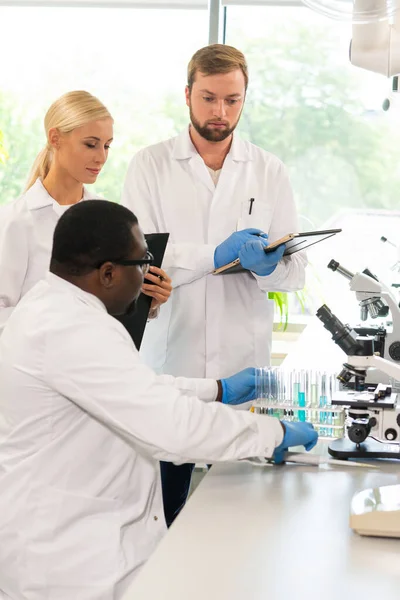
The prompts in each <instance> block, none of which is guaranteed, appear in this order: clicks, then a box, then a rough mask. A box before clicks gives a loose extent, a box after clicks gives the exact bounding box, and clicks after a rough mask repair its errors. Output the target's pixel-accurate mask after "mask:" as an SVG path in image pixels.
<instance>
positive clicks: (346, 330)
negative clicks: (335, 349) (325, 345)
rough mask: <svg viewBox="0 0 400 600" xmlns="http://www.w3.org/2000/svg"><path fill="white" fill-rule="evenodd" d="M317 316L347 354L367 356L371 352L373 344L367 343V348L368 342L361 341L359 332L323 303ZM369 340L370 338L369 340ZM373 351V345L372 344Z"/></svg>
mask: <svg viewBox="0 0 400 600" xmlns="http://www.w3.org/2000/svg"><path fill="white" fill-rule="evenodd" d="M316 314H317V317H318V319H319V320H320V321H322V323H323V324H324V327H325V329H327V330H328V331H329V332H330V333H331V334H332V339H333V341H334V342H335V344H337V345H338V346H339V348H341V349H342V350H343V352H345V353H346V354H347V356H366V355H367V353H368V354H370V353H371V352H370V350H371V345H370V344H367V346H368V349H367V348H366V342H365V341H364V338H363V342H361V341H359V340H358V339H357V338H358V335H357V332H356V331H354V329H351V328H350V327H349V326H348V325H344V324H343V323H342V322H341V321H340V320H339V319H338V318H337V317H336V316H335V315H334V314H333V313H332V311H331V310H330V309H329V308H328V306H326V304H323V305H322V306H321V307H320V308H319V309H318V310H317V313H316ZM368 341H369V340H368ZM371 341H372V338H371ZM372 353H373V346H372Z"/></svg>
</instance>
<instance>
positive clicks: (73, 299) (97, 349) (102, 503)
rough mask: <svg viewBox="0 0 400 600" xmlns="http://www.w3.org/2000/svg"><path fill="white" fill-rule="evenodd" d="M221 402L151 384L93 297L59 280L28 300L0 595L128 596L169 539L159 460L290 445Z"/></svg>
mask: <svg viewBox="0 0 400 600" xmlns="http://www.w3.org/2000/svg"><path fill="white" fill-rule="evenodd" d="M195 393H197V397H196V396H195V395H194V394H195ZM215 396H216V382H215V381H210V380H206V381H198V380H187V379H184V378H180V379H178V380H174V378H172V377H168V376H161V377H160V376H157V375H155V373H154V372H153V371H152V370H150V369H149V368H148V367H147V366H145V365H144V364H143V363H142V361H141V359H140V358H139V354H138V352H137V350H136V348H135V347H134V345H133V343H132V340H131V338H130V337H129V334H128V333H127V332H126V330H125V329H124V327H123V326H122V325H121V324H120V323H119V322H118V321H116V320H115V319H114V318H112V317H110V316H109V315H108V314H107V312H106V310H105V307H104V305H103V304H102V302H101V301H100V300H99V299H97V298H96V297H95V296H92V295H91V294H88V293H86V292H83V291H82V290H80V289H79V288H77V287H76V286H73V285H71V284H69V283H67V282H66V281H64V280H62V279H60V278H58V277H56V276H54V275H51V274H49V275H48V276H47V279H46V280H44V281H40V282H39V283H38V284H37V285H36V286H35V287H34V288H33V289H32V290H30V292H28V293H27V294H26V295H25V296H24V298H23V299H22V300H21V301H20V302H19V304H18V306H17V307H16V308H15V310H14V311H13V314H12V315H11V316H10V319H9V321H8V323H7V326H6V327H5V329H4V332H3V335H2V336H1V338H0V412H1V415H2V421H1V425H0V598H1V599H2V600H3V599H4V598H6V599H9V598H11V599H12V600H20V599H22V598H23V599H24V600H43V599H44V598H46V600H118V599H119V598H121V597H122V595H123V593H124V591H125V590H126V588H127V587H128V586H129V584H130V582H131V581H132V578H133V577H134V575H135V574H136V573H137V571H138V569H139V567H140V566H141V565H143V563H144V562H145V561H146V560H147V558H148V557H149V555H150V554H151V553H152V551H153V550H154V548H155V546H156V545H157V543H158V542H159V540H160V539H161V537H162V536H163V534H164V533H165V530H166V527H165V521H164V516H163V506H162V496H161V484H160V476H159V464H158V461H159V460H168V461H176V462H188V461H189V462H195V461H199V462H213V461H228V460H234V459H240V458H245V457H249V456H261V455H264V456H271V455H272V453H273V450H274V448H275V446H276V445H277V444H279V443H280V442H281V440H282V428H281V425H280V423H279V421H278V420H277V419H273V418H270V417H266V416H258V415H254V414H252V413H250V412H240V411H235V410H232V409H231V408H230V407H227V406H225V405H222V404H220V403H215V402H212V400H214V399H215ZM199 398H200V399H202V400H203V402H201V401H200V400H199ZM204 401H211V402H210V403H209V404H206V403H205V402H204ZM166 585H168V582H166Z"/></svg>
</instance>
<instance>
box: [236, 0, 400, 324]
mask: <svg viewBox="0 0 400 600" xmlns="http://www.w3.org/2000/svg"><path fill="white" fill-rule="evenodd" d="M350 40H351V25H350V24H349V23H343V22H338V21H334V20H330V19H327V18H324V17H322V16H320V15H317V14H315V13H313V12H312V11H311V10H309V9H307V8H306V7H293V6H289V7H288V6H286V7H284V6H282V7H278V6H263V7H260V6H259V7H254V6H253V7H249V6H247V7H244V6H229V7H228V9H227V30H226V43H227V44H232V45H234V46H236V47H238V48H240V49H241V50H242V51H243V52H244V53H245V55H246V57H247V59H248V63H249V69H250V87H249V93H248V99H247V105H246V107H245V111H244V114H243V116H242V120H241V124H240V129H241V133H242V135H243V136H245V137H247V138H248V139H250V140H251V141H252V142H254V143H255V144H257V145H259V146H261V147H263V148H265V149H266V150H269V151H271V152H273V153H274V154H276V155H277V156H279V157H280V158H281V159H282V160H283V161H284V163H285V164H286V165H287V166H288V168H289V172H290V175H291V180H292V184H293V188H294V192H295V196H296V199H297V203H298V207H299V212H300V215H301V219H300V227H301V229H302V230H303V231H304V230H308V229H311V228H315V229H317V228H324V227H342V228H343V232H342V233H341V234H339V235H338V236H336V237H335V238H333V239H332V241H329V242H323V243H322V244H319V245H317V246H315V248H314V249H310V251H309V260H310V263H311V265H310V267H309V269H308V283H307V288H306V290H305V296H306V299H307V300H308V311H309V312H310V314H314V312H315V309H316V308H318V307H319V306H320V305H321V304H322V303H323V302H326V303H327V304H328V305H329V306H330V307H331V309H332V310H333V311H337V315H338V316H339V317H340V315H343V318H344V319H346V320H347V319H348V320H350V322H351V318H353V322H354V320H358V319H359V310H358V303H357V301H356V298H355V295H354V293H353V292H350V291H349V289H348V282H347V280H345V279H343V278H342V277H341V276H340V275H338V274H334V273H332V272H331V271H329V270H328V269H327V268H326V266H327V264H328V262H329V260H330V259H331V258H334V259H335V260H337V261H339V262H340V263H342V264H343V265H344V266H346V267H347V268H348V269H349V270H350V271H354V272H356V271H360V270H361V271H362V270H363V269H364V268H365V267H369V268H370V270H371V271H373V272H375V273H376V274H377V275H378V276H379V277H380V278H382V279H384V280H385V281H386V282H387V283H389V284H391V283H392V282H394V280H395V279H398V278H399V275H398V273H397V272H394V271H390V266H391V265H393V263H395V262H396V252H395V250H394V248H393V247H391V246H390V245H388V244H386V246H385V245H384V244H382V242H381V241H380V237H381V236H382V235H385V236H386V237H387V238H388V239H389V240H392V241H394V242H395V243H396V244H397V243H398V242H399V241H400V240H399V231H400V206H399V202H398V195H399V189H400V161H399V155H400V128H399V122H400V109H399V108H398V109H397V110H396V108H393V109H390V110H389V111H388V112H384V111H383V110H382V103H383V100H384V99H385V98H386V97H387V96H388V94H389V92H390V81H389V80H388V79H386V78H385V77H383V76H381V75H377V74H374V73H370V72H368V71H364V70H362V69H358V68H356V67H354V66H353V65H351V64H350V62H349V58H348V56H349V43H350ZM291 310H292V311H294V312H297V313H300V312H301V309H300V306H299V304H298V303H296V302H293V301H291Z"/></svg>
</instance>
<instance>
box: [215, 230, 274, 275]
mask: <svg viewBox="0 0 400 600" xmlns="http://www.w3.org/2000/svg"><path fill="white" fill-rule="evenodd" d="M260 237H262V238H264V239H267V238H268V236H267V234H266V233H263V232H262V231H261V229H242V230H241V231H235V233H232V235H230V236H229V237H228V238H227V239H226V240H225V241H223V242H221V244H220V245H219V246H217V247H216V248H215V252H214V265H215V268H216V269H218V268H219V267H222V266H223V265H227V264H228V263H230V262H232V261H233V260H236V259H237V258H238V257H239V251H240V249H241V247H242V246H243V244H245V243H246V242H248V241H249V240H252V239H259V238H260Z"/></svg>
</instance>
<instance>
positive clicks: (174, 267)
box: [122, 130, 307, 378]
mask: <svg viewBox="0 0 400 600" xmlns="http://www.w3.org/2000/svg"><path fill="white" fill-rule="evenodd" d="M250 198H254V199H255V200H254V202H253V206H252V211H251V214H249V208H250ZM122 203H123V204H124V205H126V206H127V207H129V208H130V209H131V210H132V211H133V212H134V213H135V214H136V216H137V217H138V219H139V223H140V225H141V227H142V229H143V230H144V232H145V233H151V232H160V231H166V232H169V233H170V243H169V244H168V247H167V252H166V255H165V258H164V263H163V266H164V268H165V270H166V271H167V272H168V273H169V275H170V276H171V278H172V283H173V286H174V291H173V293H172V295H171V299H170V301H169V302H168V303H167V304H166V305H165V307H163V311H162V313H161V314H160V316H159V318H158V319H157V321H154V322H153V323H149V325H148V327H147V328H146V332H145V335H144V340H143V342H142V346H141V355H142V357H143V358H144V360H145V361H146V362H147V363H148V364H149V365H151V366H152V367H153V368H154V369H155V370H156V371H157V372H159V373H170V374H172V375H178V374H180V375H185V376H187V377H213V378H214V377H215V378H219V377H225V376H228V375H231V374H232V373H235V372H237V371H239V370H240V369H243V368H245V367H249V366H259V367H263V366H266V365H268V364H269V360H270V347H271V336H272V324H273V310H274V304H273V301H272V300H269V299H268V295H267V293H266V292H268V291H294V290H298V289H301V288H302V287H303V286H304V268H305V265H306V262H307V260H306V256H305V254H304V253H297V254H295V255H294V256H293V257H291V258H284V259H283V260H282V261H280V263H279V264H278V266H277V268H276V269H275V271H274V272H273V273H272V274H271V275H269V276H267V277H257V276H256V275H254V274H252V273H250V272H244V273H239V274H234V275H233V274H230V275H218V276H214V275H212V274H211V272H212V270H213V268H214V251H215V248H216V246H217V245H218V244H219V243H221V242H222V241H223V240H225V239H226V238H227V237H228V236H229V235H230V234H231V233H233V232H234V231H236V230H239V229H244V228H247V227H257V228H259V229H262V230H263V231H265V232H267V233H268V234H269V239H270V241H271V242H272V241H274V240H276V239H278V238H280V237H282V236H283V235H285V234H287V233H290V232H293V231H297V230H298V225H297V216H296V208H295V204H294V201H293V196H292V191H291V187H290V183H289V179H288V176H287V174H286V169H285V167H284V165H283V164H282V163H281V161H280V160H278V159H277V158H276V157H275V156H273V155H272V154H269V153H268V152H265V151H264V150H262V149H260V148H258V147H256V146H254V145H253V144H250V143H249V142H245V141H242V140H240V139H239V138H238V137H237V136H236V135H235V136H234V137H233V142H232V145H231V149H230V151H229V153H228V155H227V157H226V159H225V161H224V165H223V167H222V171H221V173H220V177H219V181H218V184H217V186H216V187H215V185H214V183H213V181H212V178H211V175H210V173H209V171H208V170H207V168H206V166H205V163H204V161H203V159H202V158H201V156H200V155H199V154H198V152H197V151H196V149H195V147H194V146H193V144H192V142H191V139H190V136H189V132H188V130H186V131H184V132H183V133H182V134H181V135H179V136H178V137H176V138H173V139H170V140H168V141H166V142H162V143H160V144H157V145H155V146H151V147H149V148H145V149H143V150H141V151H140V152H139V153H138V154H137V155H136V156H135V157H134V158H133V160H132V162H131V164H130V166H129V169H128V174H127V177H126V182H125V187H124V192H123V196H122Z"/></svg>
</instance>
